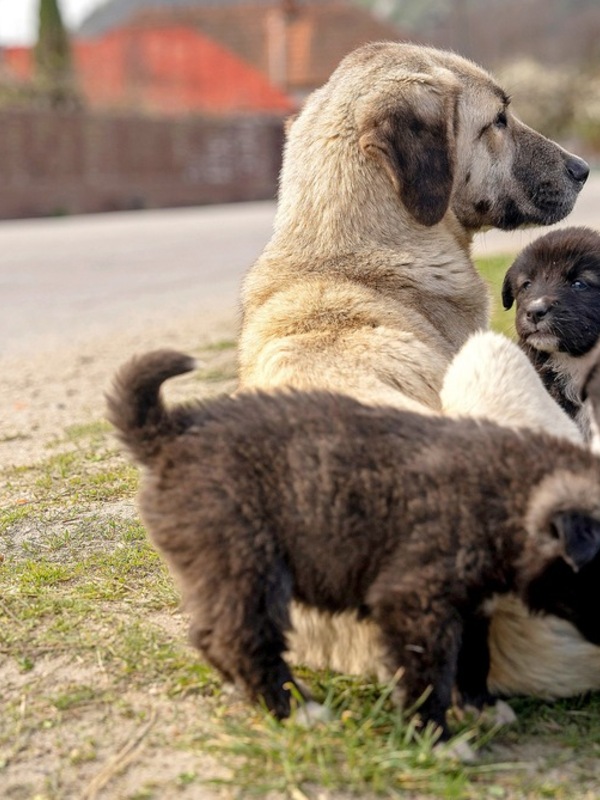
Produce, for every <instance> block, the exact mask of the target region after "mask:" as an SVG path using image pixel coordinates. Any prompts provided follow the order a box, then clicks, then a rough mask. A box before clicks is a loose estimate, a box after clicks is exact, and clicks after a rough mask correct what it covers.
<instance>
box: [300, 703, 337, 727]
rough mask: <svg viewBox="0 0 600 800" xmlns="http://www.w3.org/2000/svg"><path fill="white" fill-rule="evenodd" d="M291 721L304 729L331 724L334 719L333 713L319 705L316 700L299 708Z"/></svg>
mask: <svg viewBox="0 0 600 800" xmlns="http://www.w3.org/2000/svg"><path fill="white" fill-rule="evenodd" d="M291 719H292V720H293V722H295V723H296V725H300V726H302V727H303V728H314V727H315V725H318V724H319V723H321V722H329V721H330V720H332V719H333V715H332V713H331V711H330V710H329V709H328V708H327V707H326V706H322V705H321V704H320V703H317V702H316V701H315V700H307V701H306V703H302V704H301V705H299V706H298V708H297V709H296V711H294V714H293V715H292V717H291Z"/></svg>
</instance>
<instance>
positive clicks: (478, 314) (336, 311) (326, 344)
mask: <svg viewBox="0 0 600 800" xmlns="http://www.w3.org/2000/svg"><path fill="white" fill-rule="evenodd" d="M588 172H589V169H588V166H587V164H586V163H585V162H584V161H582V160H581V159H579V158H577V157H576V156H573V155H571V154H569V153H567V152H566V151H565V150H563V149H562V148H560V147H559V146H558V145H556V144H555V143H553V142H551V141H549V140H548V139H546V138H545V137H543V136H542V135H541V134H539V133H536V132H535V131H533V130H531V129H530V128H528V127H527V126H526V125H524V124H523V123H522V122H520V121H519V120H518V119H517V118H516V117H515V116H514V115H513V114H512V113H511V111H510V108H509V98H508V97H507V95H506V94H505V92H504V91H503V90H502V89H501V88H500V87H499V86H498V85H497V84H496V83H495V82H494V80H493V79H492V78H491V77H490V75H488V74H487V73H486V72H484V71H483V70H482V69H480V68H479V67H477V66H476V65H475V64H473V63H471V62H469V61H467V60H465V59H463V58H460V57H459V56H456V55H454V54H450V53H446V52H442V51H438V50H434V49H430V48H423V47H419V46H415V45H409V44H399V43H377V44H371V45H367V46H365V47H363V48H360V49H359V50H357V51H355V52H354V53H352V54H351V55H349V56H348V57H347V58H346V59H344V61H342V63H341V64H340V66H339V67H338V69H337V70H336V71H335V72H334V73H333V75H332V76H331V78H330V80H329V81H328V83H327V84H326V85H325V86H324V87H322V88H321V89H319V90H318V91H316V92H315V93H314V94H313V95H311V97H310V98H309V99H308V101H307V102H306V105H305V107H304V109H303V110H302V112H301V113H300V115H299V116H298V118H297V119H296V120H295V121H294V122H293V123H292V125H291V127H290V129H289V132H288V139H287V143H286V148H285V155H284V164H283V169H282V174H281V184H280V199H279V206H278V211H277V216H276V220H275V231H274V234H273V237H272V239H271V241H270V242H269V244H268V245H267V247H266V248H265V250H264V252H263V254H262V255H261V257H260V258H259V259H258V261H257V263H256V264H255V265H254V267H253V268H252V270H251V271H250V272H249V274H248V276H247V277H246V280H245V283H244V287H243V296H242V310H243V323H242V330H241V338H240V349H239V365H240V384H241V387H242V388H248V387H262V388H274V387H278V386H285V385H290V386H294V387H296V388H315V387H320V388H329V389H332V390H336V391H342V392H346V393H348V394H351V395H353V396H355V397H357V398H359V399H361V400H363V401H366V402H369V403H382V404H384V403H385V404H391V405H394V406H399V407H403V408H408V409H414V410H421V411H423V412H428V413H436V412H439V411H441V404H440V398H439V392H440V388H441V382H442V378H443V375H444V372H445V370H446V368H447V366H448V364H449V362H450V360H451V359H452V357H453V356H454V355H455V353H456V352H457V351H458V350H459V348H460V347H461V346H462V345H463V344H464V342H465V341H466V339H467V338H468V336H469V335H470V334H471V333H473V332H474V331H476V330H478V329H481V328H484V327H486V326H487V324H488V295H487V291H486V288H485V284H484V282H483V281H482V279H481V278H480V276H479V275H478V274H477V272H476V270H475V268H474V266H473V263H472V261H471V258H470V253H469V250H470V242H471V239H472V237H473V235H474V233H475V232H477V231H479V230H482V229H484V228H486V227H498V228H503V229H506V230H508V229H512V228H516V227H518V226H520V225H525V224H551V223H553V222H556V221H558V220H560V219H562V218H563V217H565V216H566V215H567V214H568V213H569V211H570V210H571V209H572V207H573V205H574V203H575V200H576V198H577V195H578V192H579V190H580V189H581V187H582V185H583V183H584V182H585V180H586V178H587V175H588ZM294 622H295V628H296V634H295V635H294V637H293V639H292V647H293V650H294V655H295V657H296V659H299V660H303V661H306V662H308V663H312V664H314V665H318V666H322V665H324V664H329V665H330V666H331V667H333V668H337V669H341V670H343V671H365V670H369V669H370V668H371V667H372V665H373V663H374V662H375V661H376V659H374V658H373V656H374V648H375V646H374V642H373V636H372V631H371V629H370V628H369V627H368V625H366V624H362V623H361V624H356V623H355V621H353V620H352V621H350V622H348V620H344V619H342V618H335V619H334V620H328V621H326V622H324V621H323V619H322V618H317V617H316V616H313V615H308V614H303V613H297V614H296V615H295V617H294ZM540 658H543V654H540ZM516 670H517V672H518V666H517V667H516Z"/></svg>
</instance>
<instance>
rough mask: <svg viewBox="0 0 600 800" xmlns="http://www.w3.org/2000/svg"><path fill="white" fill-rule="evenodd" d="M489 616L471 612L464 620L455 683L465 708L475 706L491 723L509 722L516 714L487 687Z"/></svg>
mask: <svg viewBox="0 0 600 800" xmlns="http://www.w3.org/2000/svg"><path fill="white" fill-rule="evenodd" d="M489 631H490V620H489V618H488V617H484V616H472V617H468V618H467V619H466V620H465V624H464V629H463V636H462V645H461V648H460V652H459V655H458V667H457V672H456V687H457V689H458V692H459V694H460V698H461V704H462V705H463V707H464V708H465V709H468V708H472V709H474V710H475V711H476V712H477V713H478V715H479V717H480V721H481V722H483V723H484V724H490V725H510V724H512V723H513V722H515V721H516V719H517V717H516V714H515V712H514V711H513V710H512V708H511V707H510V706H509V705H508V703H506V702H505V701H504V700H500V699H499V698H498V697H496V695H493V694H492V693H491V692H490V691H489V689H488V675H489V672H490V663H491V658H490V649H489V643H488V642H489Z"/></svg>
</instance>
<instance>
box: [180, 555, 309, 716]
mask: <svg viewBox="0 0 600 800" xmlns="http://www.w3.org/2000/svg"><path fill="white" fill-rule="evenodd" d="M290 595H291V581H290V577H289V573H288V572H287V570H285V568H282V569H276V570H274V572H272V573H270V574H257V575H254V576H252V579H249V578H248V576H245V580H241V579H240V578H238V579H236V580H232V579H231V577H230V576H228V578H226V577H224V576H221V579H220V581H219V592H218V596H214V597H212V598H211V607H210V609H209V610H208V613H207V607H206V603H205V602H203V603H202V604H201V606H199V604H198V607H201V609H202V613H200V614H198V615H194V614H193V616H192V625H191V627H190V639H191V641H192V644H194V645H195V646H196V647H197V648H198V649H199V650H201V652H202V653H203V654H204V655H205V657H206V659H207V660H208V661H209V662H210V663H211V664H212V665H213V666H215V667H216V668H217V669H218V670H219V671H220V672H221V673H222V674H223V675H224V676H225V677H226V678H228V679H229V680H232V681H233V682H234V683H235V684H237V685H238V686H239V687H240V688H242V689H243V690H244V691H245V693H246V694H247V695H248V696H249V698H250V699H251V700H252V701H254V702H257V701H262V702H264V703H265V705H266V707H267V708H268V710H269V711H270V712H271V713H272V714H273V715H274V716H275V717H277V718H278V719H284V718H285V717H288V716H289V715H290V711H291V704H292V692H291V691H290V689H291V688H292V687H294V691H295V692H297V694H298V695H299V696H300V697H302V698H304V699H306V700H308V699H310V698H309V696H308V695H307V693H306V692H305V691H304V690H303V689H302V688H301V687H300V686H299V685H298V684H297V683H296V682H295V681H294V678H293V676H292V673H291V671H290V669H289V667H288V665H287V664H286V662H285V661H284V659H283V653H284V652H285V650H286V640H285V630H286V629H287V627H288V626H289V615H288V604H289V601H290ZM194 605H196V603H195V602H194V599H193V598H192V607H193V606H194Z"/></svg>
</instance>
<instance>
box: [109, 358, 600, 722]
mask: <svg viewBox="0 0 600 800" xmlns="http://www.w3.org/2000/svg"><path fill="white" fill-rule="evenodd" d="M192 368H193V361H192V360H191V359H190V358H188V357H186V356H183V355H181V354H178V353H173V352H170V351H159V352H156V353H150V354H148V355H145V356H142V357H141V358H137V359H133V360H132V361H131V362H129V363H128V364H126V365H125V366H124V367H123V368H122V370H121V371H120V372H119V374H118V375H117V378H116V380H115V385H114V389H113V392H112V394H111V396H110V397H109V398H108V408H109V418H110V419H111V421H112V423H113V424H114V425H115V426H116V428H117V430H118V432H119V436H120V438H121V439H122V441H123V442H124V443H125V444H126V446H127V447H128V449H129V450H130V452H131V453H132V455H133V456H134V458H135V459H136V461H137V462H138V463H140V464H141V465H143V466H144V468H145V469H144V472H143V481H142V489H141V493H140V508H141V513H142V517H143V519H144V522H145V524H146V526H147V528H148V530H149V533H150V536H151V537H152V540H153V541H154V543H155V544H156V546H157V548H158V549H159V551H160V552H161V553H162V555H163V556H164V557H165V559H166V560H167V562H168V564H169V566H170V568H171V569H172V571H173V573H174V575H175V576H176V577H177V579H178V580H179V582H180V584H181V587H182V589H183V593H184V596H185V599H186V602H187V605H188V608H189V611H190V612H191V639H192V642H193V643H194V644H195V645H196V646H197V647H198V648H199V649H200V650H201V651H202V653H203V654H204V655H205V657H206V658H207V659H208V661H210V663H212V664H213V665H214V666H216V667H217V668H218V669H219V670H220V671H221V672H222V674H223V675H224V676H225V677H227V678H229V679H231V680H234V681H235V682H236V683H238V684H239V685H241V686H242V687H243V688H244V689H245V690H246V691H247V692H248V694H249V695H250V697H252V698H253V699H258V698H262V699H263V700H264V702H265V703H266V705H267V706H268V708H269V709H270V710H271V711H272V712H273V713H274V714H275V715H276V716H277V717H280V718H282V717H286V716H287V715H288V714H289V713H290V692H289V689H288V684H293V683H294V680H293V676H292V674H291V672H290V669H289V667H288V665H287V664H286V662H285V661H284V659H283V654H284V652H285V650H286V631H287V630H288V628H289V624H290V623H289V613H288V611H289V604H290V602H291V600H292V598H294V599H296V600H297V601H299V602H301V603H304V604H306V605H308V606H311V607H316V608H318V609H320V610H322V611H326V612H331V613H335V612H339V611H342V610H354V611H355V612H356V613H357V614H360V615H368V616H370V617H371V619H372V620H373V621H374V623H375V624H376V625H377V626H378V628H379V630H380V633H381V637H382V641H383V644H384V648H385V652H386V654H387V666H388V668H389V670H390V671H391V672H392V673H393V672H395V671H396V670H397V669H398V668H400V667H403V668H404V677H403V688H404V690H405V693H406V700H407V702H408V703H413V702H415V701H417V700H418V699H419V698H420V697H421V696H422V694H423V693H424V692H425V691H426V690H427V689H428V688H431V692H430V694H429V696H428V697H427V699H426V700H425V702H424V705H423V706H422V708H421V714H422V716H423V718H424V719H425V720H432V721H434V722H435V723H437V724H438V725H440V726H441V728H442V731H443V736H444V737H446V736H447V735H448V729H447V727H446V719H445V715H446V710H447V709H448V707H449V705H450V703H451V692H452V689H453V686H454V685H455V683H458V686H459V689H460V690H461V692H462V694H463V697H464V699H465V700H468V701H469V702H475V703H476V704H479V705H481V704H482V703H483V702H484V701H485V700H487V699H488V696H487V694H486V689H485V679H486V674H487V666H488V655H487V650H486V638H487V637H486V631H485V630H482V627H483V626H482V623H481V621H482V615H483V611H482V609H483V605H484V601H485V600H486V599H488V598H490V597H491V596H492V595H494V594H498V593H503V592H507V591H512V592H517V593H519V594H520V595H521V596H522V597H523V598H524V599H525V601H526V603H527V604H528V605H529V607H530V608H534V609H539V610H542V611H543V610H551V611H552V612H553V613H555V614H558V615H560V616H561V617H564V618H565V619H569V620H571V621H572V622H573V623H574V624H575V625H577V627H578V628H579V629H580V630H581V632H582V633H583V634H584V635H585V636H587V637H589V638H590V639H592V640H593V641H597V642H600V620H599V619H598V615H597V613H596V607H597V602H592V598H593V599H594V600H595V599H596V598H597V596H598V590H597V582H598V579H599V578H600V563H599V562H600V558H596V555H597V553H598V551H599V549H600V461H598V460H597V459H596V458H595V457H594V456H593V455H591V454H590V453H589V452H587V451H585V450H583V449H582V448H580V447H577V446H576V445H572V444H570V443H568V442H565V441H561V440H559V439H554V438H552V437H551V436H548V435H543V434H534V433H528V434H525V433H524V432H523V431H521V432H519V433H516V432H515V431H512V430H510V429H504V428H500V427H498V426H496V425H494V424H493V423H484V422H476V421H474V420H467V419H464V420H460V421H458V420H451V419H447V418H442V417H430V416H421V415H419V414H415V413H411V412H408V411H402V410H394V409H388V408H381V407H374V406H364V405H362V404H361V403H359V402H358V401H356V400H354V399H352V398H350V397H347V396H342V395H335V394H328V393H318V392H314V393H302V392H293V391H291V390H290V391H289V392H282V393H278V394H272V395H269V394H262V393H252V394H246V395H238V396H237V397H235V398H226V397H224V398H221V399H217V400H215V401H212V402H208V403H198V404H195V405H183V406H176V407H174V408H172V409H166V408H165V407H164V405H163V403H162V401H161V398H160V385H161V383H162V382H163V381H164V380H165V379H167V378H169V377H170V376H173V375H177V374H180V373H183V372H186V371H189V370H191V369H192ZM590 392H591V394H592V395H593V397H594V398H595V397H596V395H599V397H600V387H598V386H596V383H592V385H591V387H590ZM580 584H581V585H582V586H583V587H584V589H583V590H582V591H580Z"/></svg>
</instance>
